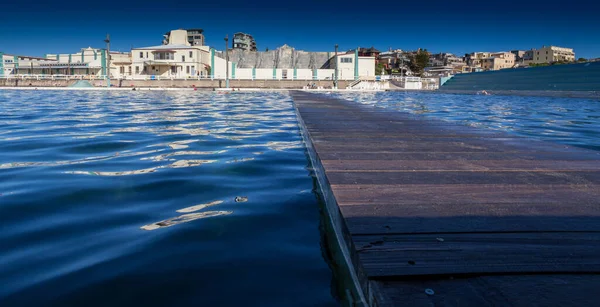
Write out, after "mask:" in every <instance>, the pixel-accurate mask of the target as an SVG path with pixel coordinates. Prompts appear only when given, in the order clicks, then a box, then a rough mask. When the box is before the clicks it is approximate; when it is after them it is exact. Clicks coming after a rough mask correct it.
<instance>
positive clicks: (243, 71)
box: [235, 67, 252, 80]
mask: <svg viewBox="0 0 600 307" xmlns="http://www.w3.org/2000/svg"><path fill="white" fill-rule="evenodd" d="M235 78H236V79H244V80H250V79H252V68H237V67H236V69H235Z"/></svg>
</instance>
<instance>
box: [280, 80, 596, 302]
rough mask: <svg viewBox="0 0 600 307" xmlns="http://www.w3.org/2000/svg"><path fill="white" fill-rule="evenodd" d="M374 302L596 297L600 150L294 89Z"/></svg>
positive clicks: (351, 255)
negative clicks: (515, 134)
mask: <svg viewBox="0 0 600 307" xmlns="http://www.w3.org/2000/svg"><path fill="white" fill-rule="evenodd" d="M292 97H293V100H294V103H295V106H296V112H297V114H298V116H299V121H300V125H301V128H302V131H303V136H304V139H305V141H306V143H307V147H308V151H309V154H310V156H311V160H312V163H313V165H314V166H315V170H316V173H317V177H318V179H319V184H320V186H321V189H322V190H323V194H324V197H325V201H326V205H327V207H328V211H329V215H330V216H331V223H332V224H333V227H334V228H335V229H337V230H338V231H340V240H339V242H338V243H340V244H341V245H342V247H343V248H345V249H347V252H348V257H347V258H348V265H349V267H350V269H351V270H353V272H352V276H353V278H355V279H356V283H355V284H357V285H359V287H358V288H359V289H360V291H358V292H361V293H360V294H358V295H356V296H355V297H354V300H355V301H356V302H359V303H360V302H361V301H362V302H363V303H366V304H369V305H373V306H391V305H399V306H592V305H595V304H597V302H598V299H597V296H596V291H598V290H600V274H596V273H600V152H597V151H592V150H586V149H581V148H574V147H570V146H565V145H560V144H554V143H548V142H542V141H537V140H533V139H526V138H519V137H515V136H513V135H508V134H504V133H499V132H495V131H489V130H482V129H476V128H471V127H466V126H461V125H455V124H450V123H447V122H443V121H435V120H427V119H423V118H422V117H418V116H414V115H410V114H404V113H400V112H396V111H389V110H385V109H382V108H374V107H369V106H362V105H360V104H357V103H353V102H348V101H343V100H338V99H333V98H329V97H328V96H327V95H317V94H310V93H306V92H292Z"/></svg>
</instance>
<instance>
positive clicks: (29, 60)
mask: <svg viewBox="0 0 600 307" xmlns="http://www.w3.org/2000/svg"><path fill="white" fill-rule="evenodd" d="M55 63H57V62H56V61H55V60H50V59H46V58H40V57H32V56H25V55H12V54H5V53H2V52H0V76H1V75H40V74H43V73H44V72H45V71H44V67H45V66H44V65H49V64H55Z"/></svg>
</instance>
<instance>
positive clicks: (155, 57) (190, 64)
mask: <svg viewBox="0 0 600 307" xmlns="http://www.w3.org/2000/svg"><path fill="white" fill-rule="evenodd" d="M172 32H174V31H172ZM172 32H171V33H172ZM171 35H172V34H171ZM131 54H132V64H131V66H132V72H133V75H135V76H140V75H146V76H150V77H151V79H152V78H156V77H157V76H158V77H164V78H189V77H206V76H208V75H209V71H210V67H211V66H214V65H211V64H210V63H211V62H210V57H211V49H210V48H209V47H207V46H188V45H179V44H175V45H160V46H153V47H144V48H135V49H132V50H131Z"/></svg>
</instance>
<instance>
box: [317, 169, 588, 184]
mask: <svg viewBox="0 0 600 307" xmlns="http://www.w3.org/2000/svg"><path fill="white" fill-rule="evenodd" d="M327 179H328V180H329V183H330V184H335V185H343V184H347V185H352V184H361V185H367V184H369V185H376V184H401V185H413V184H436V185H455V184H503V185H509V184H535V185H538V184H544V185H550V184H555V185H566V184H573V185H594V184H600V172H597V171H578V172H556V171H549V172H529V171H524V170H515V171H437V172H431V171H430V172H424V171H388V172H384V171H374V172H365V171H363V172H327ZM597 187H598V188H600V186H597Z"/></svg>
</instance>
